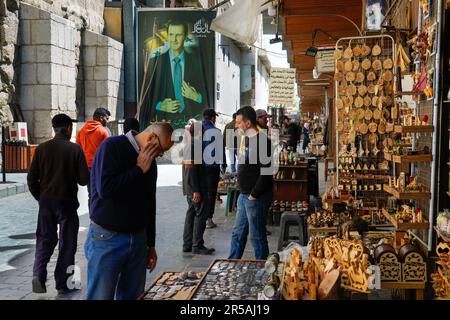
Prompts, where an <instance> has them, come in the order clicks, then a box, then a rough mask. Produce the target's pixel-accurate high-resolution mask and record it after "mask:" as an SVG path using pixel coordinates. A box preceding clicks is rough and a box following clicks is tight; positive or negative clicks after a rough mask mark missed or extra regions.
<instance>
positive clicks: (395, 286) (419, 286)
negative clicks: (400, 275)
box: [381, 281, 425, 290]
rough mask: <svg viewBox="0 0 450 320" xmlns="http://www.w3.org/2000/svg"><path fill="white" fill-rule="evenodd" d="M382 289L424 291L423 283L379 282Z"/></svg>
mask: <svg viewBox="0 0 450 320" xmlns="http://www.w3.org/2000/svg"><path fill="white" fill-rule="evenodd" d="M381 288H382V289H413V290H414V289H415V290H417V289H425V282H396V281H381Z"/></svg>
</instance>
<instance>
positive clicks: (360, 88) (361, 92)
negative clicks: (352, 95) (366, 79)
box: [358, 84, 367, 96]
mask: <svg viewBox="0 0 450 320" xmlns="http://www.w3.org/2000/svg"><path fill="white" fill-rule="evenodd" d="M366 93H367V87H366V86H365V85H363V84H361V85H359V86H358V94H359V95H360V96H364V95H365V94H366Z"/></svg>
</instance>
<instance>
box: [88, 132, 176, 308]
mask: <svg viewBox="0 0 450 320" xmlns="http://www.w3.org/2000/svg"><path fill="white" fill-rule="evenodd" d="M172 132H173V129H172V127H171V126H170V125H169V124H167V123H159V124H153V125H151V126H149V127H148V128H147V129H146V130H144V131H143V132H141V133H139V134H138V133H137V132H135V131H133V130H131V131H129V132H128V133H127V134H125V135H121V136H117V137H110V138H108V139H106V140H105V141H104V142H103V143H102V144H101V145H100V147H99V148H98V149H97V152H96V154H95V157H94V162H93V165H92V171H91V192H92V201H91V207H90V210H89V215H90V218H91V225H90V227H89V232H88V235H87V239H86V243H85V254H86V258H87V260H88V285H87V287H88V288H87V291H88V292H87V299H88V300H103V299H107V300H111V299H114V298H115V299H117V300H135V299H137V298H138V297H139V295H140V294H142V292H143V291H144V285H145V276H146V274H145V273H146V272H145V269H146V267H147V268H148V269H150V272H151V271H152V270H153V269H154V268H155V266H156V261H157V255H156V250H155V217H156V179H157V167H156V162H155V161H154V159H155V157H156V156H158V155H161V154H162V153H163V152H164V151H166V150H168V149H170V147H171V146H172V144H173V142H172V141H171V139H170V137H171V134H172Z"/></svg>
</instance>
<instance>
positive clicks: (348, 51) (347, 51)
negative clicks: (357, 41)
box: [344, 47, 353, 59]
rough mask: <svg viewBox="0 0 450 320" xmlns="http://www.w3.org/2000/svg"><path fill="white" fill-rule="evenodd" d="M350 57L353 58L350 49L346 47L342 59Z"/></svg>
mask: <svg viewBox="0 0 450 320" xmlns="http://www.w3.org/2000/svg"><path fill="white" fill-rule="evenodd" d="M351 57H353V50H352V48H351V47H347V49H345V51H344V58H345V59H350V58H351Z"/></svg>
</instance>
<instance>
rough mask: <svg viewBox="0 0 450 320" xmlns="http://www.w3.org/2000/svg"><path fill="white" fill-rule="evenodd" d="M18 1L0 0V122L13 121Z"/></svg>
mask: <svg viewBox="0 0 450 320" xmlns="http://www.w3.org/2000/svg"><path fill="white" fill-rule="evenodd" d="M18 7H19V1H11V0H0V123H2V124H8V123H9V122H12V121H13V116H12V114H11V109H10V107H11V106H12V105H13V104H14V101H13V100H14V95H15V92H16V81H15V75H14V62H15V60H16V59H15V57H16V56H17V50H16V45H17V35H18V31H19V18H18Z"/></svg>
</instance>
